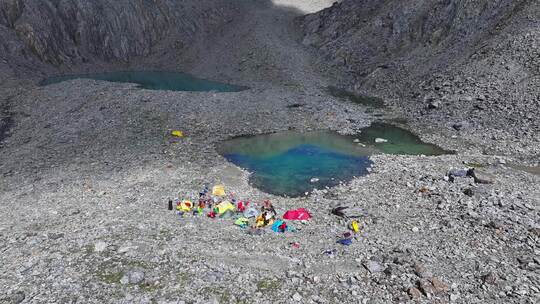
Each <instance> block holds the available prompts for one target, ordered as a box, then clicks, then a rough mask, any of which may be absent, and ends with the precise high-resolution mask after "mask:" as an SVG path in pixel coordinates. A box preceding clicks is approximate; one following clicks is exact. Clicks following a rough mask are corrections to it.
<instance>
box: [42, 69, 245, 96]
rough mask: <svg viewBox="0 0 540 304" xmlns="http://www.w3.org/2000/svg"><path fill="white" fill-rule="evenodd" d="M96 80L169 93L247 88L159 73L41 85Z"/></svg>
mask: <svg viewBox="0 0 540 304" xmlns="http://www.w3.org/2000/svg"><path fill="white" fill-rule="evenodd" d="M81 78H82V79H94V80H102V81H109V82H123V83H135V84H138V85H139V87H140V88H143V89H148V90H169V91H194V92H204V91H216V92H239V91H243V90H246V89H247V87H243V86H237V85H231V84H226V83H221V82H216V81H210V80H205V79H200V78H196V77H194V76H191V75H189V74H184V73H176V72H159V71H131V72H110V73H96V74H85V75H65V76H58V77H51V78H47V79H45V80H43V81H42V82H41V83H40V84H41V85H49V84H54V83H59V82H63V81H67V80H73V79H81Z"/></svg>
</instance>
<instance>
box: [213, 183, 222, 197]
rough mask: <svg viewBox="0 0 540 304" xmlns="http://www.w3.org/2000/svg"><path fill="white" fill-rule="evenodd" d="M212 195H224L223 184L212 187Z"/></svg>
mask: <svg viewBox="0 0 540 304" xmlns="http://www.w3.org/2000/svg"><path fill="white" fill-rule="evenodd" d="M212 195H214V196H225V186H223V185H215V186H214V187H213V188H212Z"/></svg>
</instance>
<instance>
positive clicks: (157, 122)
mask: <svg viewBox="0 0 540 304" xmlns="http://www.w3.org/2000/svg"><path fill="white" fill-rule="evenodd" d="M281 2H283V1H281ZM290 2H292V3H293V4H294V2H295V1H290ZM309 3H310V2H308V1H304V2H302V4H304V5H307V6H306V7H307V10H309V9H310V7H309ZM246 9H249V12H250V13H249V14H246V15H244V18H239V19H237V20H236V21H235V22H232V23H231V24H230V30H225V31H224V32H223V33H216V37H214V38H213V39H215V40H213V41H215V46H217V47H216V48H214V49H210V50H203V49H204V48H203V47H202V46H201V48H200V49H199V52H194V53H198V56H200V57H201V58H208V59H207V60H205V61H204V63H202V64H199V65H196V64H195V62H196V60H197V57H196V56H195V55H191V56H192V57H190V58H188V59H187V60H186V61H185V63H183V64H179V65H178V69H179V70H183V71H189V72H193V73H196V74H197V75H199V76H204V77H208V78H212V79H217V80H223V81H231V82H235V83H238V84H242V85H250V86H251V89H250V90H247V91H243V92H238V93H213V92H207V93H191V92H167V91H149V90H141V89H138V88H136V87H135V86H133V85H129V84H114V83H106V82H98V81H92V80H74V81H70V82H65V83H60V84H55V85H51V86H47V87H38V86H36V85H35V84H33V83H31V82H23V81H21V80H17V79H11V80H5V81H4V82H3V83H2V86H1V87H2V96H10V98H8V99H9V112H10V113H12V118H13V121H14V124H13V126H12V128H11V130H10V131H9V133H8V136H7V137H6V138H5V140H4V141H3V143H2V147H1V148H0V175H1V178H0V201H1V202H2V204H0V273H2V275H0V302H6V303H75V302H82V303H254V302H255V303H353V302H355V303H396V302H401V303H405V302H409V301H418V302H424V303H449V302H452V303H537V302H538V301H539V300H540V290H539V287H538V286H540V275H539V273H540V258H539V256H540V251H539V247H538V240H539V238H540V218H539V215H540V214H539V208H540V187H539V186H538V185H539V181H540V177H539V176H538V175H534V174H530V173H526V172H524V171H520V170H516V169H512V168H511V167H510V164H511V163H512V162H516V161H517V158H518V156H519V155H517V156H516V157H513V156H512V153H506V154H507V155H505V156H501V155H500V154H499V153H498V154H497V155H493V154H484V153H483V150H484V148H485V147H484V146H482V145H479V144H477V143H476V142H472V143H470V142H469V141H468V140H467V138H463V137H462V136H454V138H452V137H448V136H447V134H446V133H445V132H440V130H439V129H438V128H437V126H436V125H434V126H433V127H432V128H430V129H427V130H425V131H423V132H420V133H419V135H420V136H421V137H422V138H424V139H426V140H429V141H431V142H434V143H438V144H440V145H441V146H442V147H444V148H448V149H455V150H457V151H458V153H457V154H456V155H445V156H437V157H423V156H390V155H378V156H374V157H372V159H373V161H374V163H375V164H374V167H373V171H372V173H371V174H369V175H368V176H365V177H361V178H357V179H354V180H353V181H352V182H350V183H349V184H346V185H342V186H338V187H335V188H332V189H321V190H319V191H316V192H315V193H313V194H311V195H310V196H307V197H302V198H294V199H290V198H283V197H276V196H272V195H268V194H265V193H262V192H260V191H259V190H257V189H255V188H253V187H251V186H250V185H249V184H248V181H247V180H248V173H247V172H245V171H242V170H240V169H239V168H237V167H235V166H234V165H232V164H230V163H227V162H226V161H225V159H224V158H223V157H221V156H220V155H219V154H217V153H216V151H215V146H216V145H219V142H220V141H221V140H224V139H226V138H228V137H231V136H237V135H242V134H259V133H266V132H273V131H279V130H287V129H296V130H299V131H304V130H314V129H332V130H336V131H339V132H341V133H353V132H354V131H355V130H358V129H360V128H361V127H364V126H366V125H368V124H369V123H370V121H373V120H374V117H375V115H374V114H377V111H382V110H377V111H376V112H375V113H373V112H372V111H369V110H368V109H366V108H363V107H362V106H360V105H355V104H351V103H347V102H343V101H342V100H337V99H335V98H334V97H332V96H329V95H327V94H326V93H325V91H324V90H323V89H322V88H323V87H324V86H325V85H328V84H331V82H330V81H328V80H327V79H325V78H324V77H322V76H320V74H319V73H318V72H317V71H318V69H319V68H320V66H315V65H313V64H312V60H311V55H310V54H309V52H308V51H307V50H305V49H304V48H303V47H302V46H301V45H299V44H297V43H296V39H297V38H298V36H297V33H296V32H294V31H292V29H293V28H292V22H291V21H292V19H293V18H294V17H295V16H296V14H298V12H295V11H292V10H288V11H286V12H285V11H283V10H282V9H278V8H276V7H272V6H267V5H262V4H261V3H260V2H256V3H255V4H254V5H253V6H251V7H247V8H246ZM315 9H316V8H315V7H311V10H315ZM269 25H273V26H269ZM196 48H197V46H195V49H196ZM205 52H206V53H205ZM218 55H219V56H218ZM220 56H221V57H220ZM223 61H224V64H223V65H220V64H221V63H223ZM148 62H150V63H152V64H154V65H153V66H158V67H159V65H160V64H163V65H165V63H159V59H156V58H152V59H148ZM183 62H184V61H183ZM113 68H114V67H113ZM71 69H73V68H71ZM8 99H6V98H4V100H3V103H4V104H6V105H7V104H8V102H7V100H8ZM294 103H301V104H305V106H303V107H299V108H288V107H287V105H290V104H294ZM239 109H241V110H239ZM382 114H384V117H383V118H388V119H390V120H391V119H394V118H396V115H397V114H396V112H393V110H392V109H389V110H385V112H384V113H382ZM394 121H395V119H394ZM174 129H179V130H183V131H184V132H185V134H186V137H185V138H182V139H175V138H172V137H171V136H170V135H169V133H170V131H171V130H174ZM494 144H497V143H494ZM497 149H498V151H513V150H512V147H511V146H510V145H504V144H497ZM464 163H467V164H472V165H474V166H476V167H479V168H478V169H477V171H478V175H479V176H481V177H483V178H487V179H489V180H490V181H492V183H491V184H479V183H475V182H474V180H473V179H472V178H466V177H464V178H456V179H455V181H454V182H453V183H451V182H448V181H446V180H444V176H445V175H446V173H447V171H448V170H449V169H451V168H462V167H465V166H466V165H465V164H464ZM206 183H208V184H210V185H213V184H216V183H224V184H225V186H226V188H227V190H228V191H232V192H234V193H236V194H237V196H238V197H239V198H249V199H252V200H256V201H261V200H263V199H266V198H269V199H270V200H271V201H272V202H273V203H274V206H275V207H276V208H277V211H278V214H280V215H281V214H283V213H284V212H285V211H286V210H288V209H290V208H298V207H304V208H307V209H309V210H310V211H311V212H312V215H313V218H312V220H310V221H308V222H306V223H294V226H295V227H296V228H297V230H296V231H295V232H287V233H284V234H276V233H274V232H272V231H271V230H270V229H264V230H262V231H263V232H261V234H260V235H258V234H253V233H248V230H243V229H240V228H239V227H237V226H234V225H233V220H231V219H210V218H207V217H192V216H186V217H184V218H179V216H178V215H176V214H175V213H174V212H172V211H168V210H167V208H166V207H167V200H168V198H170V197H174V196H175V195H176V193H178V192H182V193H189V194H192V195H193V196H195V195H196V194H197V193H198V191H200V190H201V189H202V187H203V186H204V184H206ZM337 205H347V206H350V207H354V208H356V209H358V210H360V214H361V217H360V218H359V220H360V222H361V223H362V226H363V229H362V233H360V234H358V235H357V236H356V237H355V239H354V240H353V242H352V244H351V245H350V246H343V245H340V244H336V241H337V240H338V239H339V237H340V235H342V234H343V232H345V231H347V225H348V224H349V223H348V221H346V220H344V219H342V218H339V217H336V216H335V215H332V214H330V210H331V209H332V207H334V206H337ZM293 243H297V245H298V246H293V245H292V244H293Z"/></svg>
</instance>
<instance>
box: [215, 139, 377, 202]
mask: <svg viewBox="0 0 540 304" xmlns="http://www.w3.org/2000/svg"><path fill="white" fill-rule="evenodd" d="M224 157H225V158H226V159H227V160H229V161H231V162H233V163H235V164H237V165H238V166H240V167H243V168H248V169H249V170H250V171H252V172H255V174H254V175H252V178H251V183H252V184H253V185H254V186H256V187H257V188H259V189H261V190H263V191H265V192H267V193H273V194H277V195H287V196H293V197H294V196H301V195H304V193H305V192H306V191H311V190H313V188H314V187H317V188H322V187H325V186H329V187H332V186H335V185H337V184H338V183H339V181H347V180H351V179H352V178H353V177H355V176H361V175H365V174H367V173H368V172H367V168H368V167H369V166H371V164H372V162H371V161H370V160H369V157H367V156H355V155H348V154H345V153H341V152H338V151H333V150H330V149H326V148H324V147H321V146H318V145H313V144H302V145H299V146H296V147H294V148H292V149H290V150H287V151H284V152H283V153H280V154H277V155H272V156H270V157H264V156H262V157H260V156H250V155H245V154H240V153H228V154H225V155H224ZM313 177H316V178H318V179H319V181H318V182H315V183H312V182H311V181H310V180H311V178H313Z"/></svg>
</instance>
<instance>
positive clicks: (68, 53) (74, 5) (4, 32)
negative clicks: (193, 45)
mask: <svg viewBox="0 0 540 304" xmlns="http://www.w3.org/2000/svg"><path fill="white" fill-rule="evenodd" d="M229 2H230V1H222V0H217V1H216V0H213V1H208V0H203V1H193V0H137V1H130V0H115V1H108V0H95V1H86V0H40V1H35V0H0V50H1V52H0V57H1V58H0V59H2V60H3V61H4V63H5V62H6V61H12V60H15V61H16V62H18V63H21V64H23V65H24V64H25V63H28V62H44V63H47V64H52V65H57V66H58V65H62V64H65V63H68V64H77V63H81V62H88V61H90V62H91V61H95V60H99V61H106V62H107V61H124V62H125V61H129V60H131V59H133V58H136V57H139V56H149V55H152V54H158V53H160V52H161V53H162V52H163V51H161V50H162V49H165V48H166V49H167V53H168V54H171V53H173V54H174V53H176V52H180V51H182V50H183V49H184V48H185V47H186V45H187V44H189V43H190V42H192V41H193V39H195V38H197V37H200V36H202V35H204V34H205V32H206V31H208V30H210V29H212V28H213V27H214V26H217V25H220V24H223V23H224V22H226V21H227V20H228V19H230V18H231V14H230V13H231V10H232V5H230V3H229ZM171 49H172V51H171ZM159 55H161V54H159ZM36 59H37V60H36Z"/></svg>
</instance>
